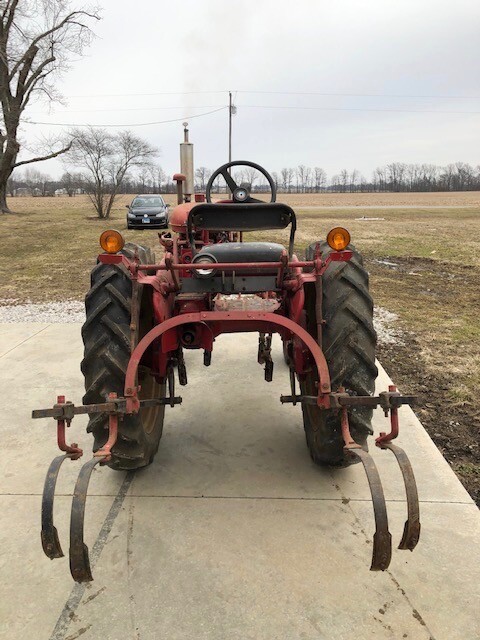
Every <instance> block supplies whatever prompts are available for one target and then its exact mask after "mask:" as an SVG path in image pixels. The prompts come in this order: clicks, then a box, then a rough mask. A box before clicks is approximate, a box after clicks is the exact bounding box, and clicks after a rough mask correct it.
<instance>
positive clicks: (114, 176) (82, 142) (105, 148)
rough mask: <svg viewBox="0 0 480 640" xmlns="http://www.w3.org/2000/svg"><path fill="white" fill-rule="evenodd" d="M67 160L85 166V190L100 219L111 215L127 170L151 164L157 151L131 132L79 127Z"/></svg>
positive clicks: (73, 134)
mask: <svg viewBox="0 0 480 640" xmlns="http://www.w3.org/2000/svg"><path fill="white" fill-rule="evenodd" d="M72 137H73V140H74V142H73V146H72V148H71V150H70V151H69V153H68V155H67V159H66V161H67V163H70V164H72V165H74V166H76V167H83V168H84V169H85V190H86V192H87V194H88V195H89V196H90V200H91V202H92V204H93V206H94V207H95V211H96V212H97V215H98V217H99V218H108V217H109V216H110V212H111V210H112V206H113V203H114V201H115V198H116V196H117V194H118V193H119V191H120V188H121V186H122V183H123V181H124V179H125V177H126V174H127V171H129V170H130V169H134V168H137V169H139V168H143V167H151V163H152V159H153V158H154V156H156V155H157V150H156V149H155V148H154V147H152V146H150V144H149V143H148V142H145V141H144V140H142V139H141V138H139V137H137V136H135V135H134V134H132V133H131V132H130V131H122V132H120V133H117V134H114V135H113V134H111V133H109V132H108V131H106V130H105V129H95V128H93V127H90V128H88V129H84V130H79V129H75V130H74V131H73V132H72Z"/></svg>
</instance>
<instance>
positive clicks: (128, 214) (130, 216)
mask: <svg viewBox="0 0 480 640" xmlns="http://www.w3.org/2000/svg"><path fill="white" fill-rule="evenodd" d="M127 218H129V219H130V220H131V219H132V218H135V214H133V213H130V212H129V213H127Z"/></svg>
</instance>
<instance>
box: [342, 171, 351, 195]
mask: <svg viewBox="0 0 480 640" xmlns="http://www.w3.org/2000/svg"><path fill="white" fill-rule="evenodd" d="M348 178H349V176H348V171H347V169H342V170H341V171H340V184H341V191H343V192H345V191H346V190H347V185H348Z"/></svg>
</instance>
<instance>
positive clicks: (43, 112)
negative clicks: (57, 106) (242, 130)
mask: <svg viewBox="0 0 480 640" xmlns="http://www.w3.org/2000/svg"><path fill="white" fill-rule="evenodd" d="M221 106H223V105H220V104H201V105H200V104H199V105H189V106H187V107H186V106H185V105H180V106H176V107H132V108H131V109H75V110H70V109H64V110H63V111H57V112H56V113H55V115H62V114H63V113H113V112H115V113H117V112H120V111H160V110H162V111H168V110H169V109H214V108H215V107H221ZM34 113H35V114H37V115H44V114H45V113H46V112H45V111H31V112H30V114H34Z"/></svg>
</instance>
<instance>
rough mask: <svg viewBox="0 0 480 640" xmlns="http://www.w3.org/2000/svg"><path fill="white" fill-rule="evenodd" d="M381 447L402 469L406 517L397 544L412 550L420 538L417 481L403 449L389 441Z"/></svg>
mask: <svg viewBox="0 0 480 640" xmlns="http://www.w3.org/2000/svg"><path fill="white" fill-rule="evenodd" d="M381 448H382V449H390V451H392V453H393V454H394V455H395V458H396V459H397V462H398V465H399V467H400V469H401V471H402V476H403V482H404V484H405V493H406V494H407V512H408V517H407V521H406V522H405V526H404V528H403V535H402V539H401V540H400V544H399V545H398V548H399V549H410V551H413V550H414V549H415V547H416V546H417V543H418V541H419V539H420V526H421V525H420V505H419V502H418V491H417V483H416V482H415V475H414V473H413V469H412V465H411V463H410V460H409V459H408V456H407V454H406V453H405V451H404V450H403V449H401V448H400V447H398V446H397V445H395V444H392V443H391V442H386V443H384V444H382V446H381Z"/></svg>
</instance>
